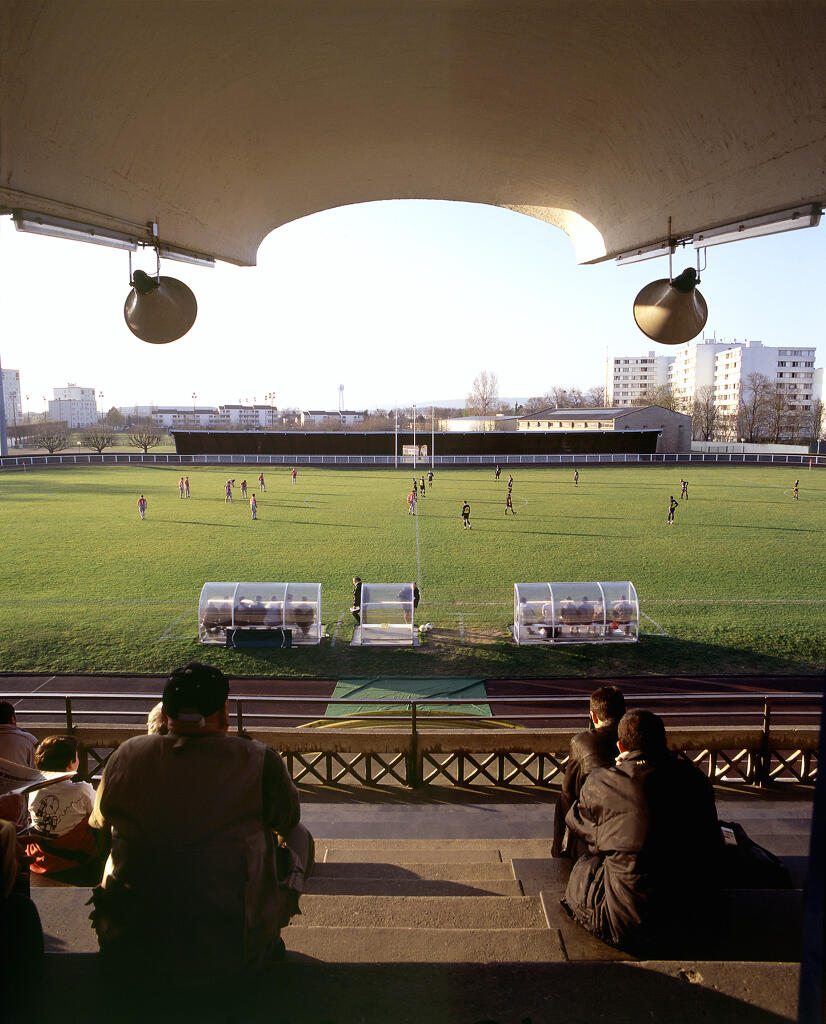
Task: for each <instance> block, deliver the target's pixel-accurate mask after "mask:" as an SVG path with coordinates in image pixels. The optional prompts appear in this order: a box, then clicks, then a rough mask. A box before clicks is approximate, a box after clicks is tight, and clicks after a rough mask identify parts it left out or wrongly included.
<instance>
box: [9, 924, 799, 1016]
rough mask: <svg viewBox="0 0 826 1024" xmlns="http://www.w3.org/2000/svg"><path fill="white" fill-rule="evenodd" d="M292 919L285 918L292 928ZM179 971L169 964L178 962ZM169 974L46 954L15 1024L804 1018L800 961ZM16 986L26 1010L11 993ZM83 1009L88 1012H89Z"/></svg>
mask: <svg viewBox="0 0 826 1024" xmlns="http://www.w3.org/2000/svg"><path fill="white" fill-rule="evenodd" d="M289 930H290V929H287V931H288V932H289ZM173 974H174V972H173ZM173 985H174V977H169V978H165V979H164V982H163V986H162V987H163V991H162V997H160V998H159V995H158V985H157V984H151V983H147V979H146V978H145V977H136V978H134V979H128V978H127V979H120V978H119V979H118V980H117V982H116V983H115V984H114V985H113V984H112V983H108V984H107V983H106V981H105V979H103V978H102V977H101V975H100V972H99V971H98V970H97V964H96V958H95V957H91V956H84V955H71V954H68V955H67V954H64V955H61V956H56V955H51V956H48V957H47V958H46V967H45V976H44V978H43V980H42V983H40V984H38V985H37V986H34V987H31V986H25V985H20V986H10V987H9V988H10V991H9V992H8V993H7V994H5V996H4V1005H3V1010H4V1013H6V1016H5V1018H4V1019H5V1020H8V1024H18V1022H19V1024H32V1022H34V1021H36V1022H37V1024H67V1022H68V1021H75V1020H78V1021H80V1020H87V1019H88V1018H89V1016H90V1011H89V1001H90V999H94V1000H95V1005H100V1006H105V1007H106V1008H107V1014H108V1018H109V1019H110V1020H112V1021H115V1020H116V1021H117V1024H146V1022H147V1021H152V1024H207V1022H214V1021H242V1022H243V1024H273V1021H281V1022H287V1021H289V1022H290V1024H319V1022H322V1021H328V1022H332V1021H334V1022H335V1024H384V1022H387V1021H392V1022H393V1024H421V1022H422V1021H424V1020H426V1021H438V1022H439V1024H468V1022H469V1021H483V1020H484V1021H491V1022H493V1021H497V1022H500V1024H516V1022H517V1021H524V1020H532V1021H534V1022H537V1024H538V1022H540V1021H543V1022H544V1021H555V1022H556V1021H560V1022H561V1021H564V1022H566V1024H584V1022H586V1021H587V1022H589V1024H590V1022H594V1021H610V1022H612V1024H637V1022H640V1021H662V1022H686V1021H690V1022H695V1021H707V1022H712V1021H713V1022H721V1021H725V1024H783V1022H784V1021H790V1020H795V1019H796V1018H797V992H798V985H799V966H798V965H796V964H776V963H715V962H709V961H691V960H679V961H659V962H656V963H653V962H640V963H560V962H546V963H520V964H514V963H506V964H497V963H488V964H486V965H485V968H484V970H480V969H479V966H478V964H475V963H466V964H462V963H446V964H434V963H420V964H408V963H404V964H392V963H391V964H388V963H376V964H358V963H346V962H342V963H323V962H319V961H316V960H313V959H311V958H310V957H303V956H301V955H300V954H298V953H290V954H288V956H287V959H286V961H285V962H284V963H282V964H278V965H276V966H274V967H272V968H269V969H268V970H267V971H266V972H265V973H264V975H263V976H262V977H261V978H260V979H259V980H258V981H257V982H256V983H254V984H249V983H247V984H243V985H233V984H227V985H219V986H212V987H209V988H207V989H204V990H203V991H202V992H200V993H193V992H192V991H187V992H186V994H185V996H183V997H177V995H176V993H175V990H174V987H173ZM15 995H18V996H19V999H18V1004H19V1006H20V1009H21V1013H20V1015H19V1016H17V1015H15V1014H14V1007H12V1010H11V1013H7V1012H6V1011H7V1010H9V1003H10V1001H11V1000H12V999H14V997H15ZM84 1013H85V1017H84Z"/></svg>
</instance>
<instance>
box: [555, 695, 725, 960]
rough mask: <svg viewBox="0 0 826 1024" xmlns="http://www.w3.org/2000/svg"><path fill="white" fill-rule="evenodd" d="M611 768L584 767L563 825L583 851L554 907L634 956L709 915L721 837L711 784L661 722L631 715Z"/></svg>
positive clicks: (680, 940)
mask: <svg viewBox="0 0 826 1024" xmlns="http://www.w3.org/2000/svg"><path fill="white" fill-rule="evenodd" d="M617 742H618V746H619V750H620V755H619V757H618V758H617V763H616V765H615V767H613V768H599V769H597V770H596V771H593V772H591V774H590V775H589V776H588V778H587V779H586V780H585V784H584V785H583V787H582V791H581V793H580V797H579V800H578V801H577V802H576V803H575V804H574V805H573V807H572V808H571V809H570V811H568V815H567V819H566V820H567V824H568V828H569V829H571V831H572V832H576V833H577V835H578V836H579V837H580V838H581V839H582V840H584V841H585V842H586V843H587V844H588V850H589V852H588V853H587V854H585V855H584V856H582V857H580V859H579V860H578V861H577V862H576V864H575V865H574V866H573V868H572V869H571V875H570V878H569V879H568V886H567V888H566V890H565V897H564V899H563V900H562V905H563V906H564V907H565V908H566V910H567V911H568V912H569V913H570V914H571V916H572V917H573V918H574V919H575V920H576V921H578V922H579V923H580V924H581V925H582V926H583V927H584V928H585V929H587V930H588V931H589V932H592V933H593V934H594V935H596V936H597V938H599V939H602V940H603V941H604V942H608V943H610V944H611V945H614V946H619V947H620V948H622V949H625V950H628V951H629V952H633V953H636V954H637V955H642V956H645V955H648V954H650V953H651V952H652V951H654V950H656V951H657V956H658V957H660V958H662V956H663V952H664V950H666V949H669V950H670V951H672V952H676V951H678V950H679V949H680V948H681V947H683V948H684V946H685V944H686V941H687V942H688V943H689V945H690V941H691V939H692V937H694V936H696V935H698V934H699V933H700V932H701V930H702V929H705V930H706V932H707V930H708V926H709V922H710V921H713V920H714V919H715V917H716V916H718V915H717V914H716V911H715V906H716V905H717V904H718V903H719V900H717V899H716V897H717V895H718V885H719V881H718V880H719V870H720V857H721V852H722V843H723V840H722V835H721V833H720V827H719V824H718V821H717V811H716V807H715V805H714V790H713V788H712V786H711V783H710V782H709V780H708V779H707V778H706V776H705V775H703V774H702V772H701V771H700V770H699V769H698V768H696V767H695V766H694V765H693V764H692V763H691V761H689V760H688V759H687V758H686V757H684V756H682V755H681V754H676V753H672V752H670V751H669V750H668V747H667V744H666V738H665V727H664V725H663V723H662V719H660V718H658V717H657V715H654V714H652V713H651V712H650V711H630V712H629V713H628V714H626V715H624V716H623V718H622V719H621V720H620V723H619V728H618V739H617Z"/></svg>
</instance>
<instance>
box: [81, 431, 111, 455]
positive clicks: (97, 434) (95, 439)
mask: <svg viewBox="0 0 826 1024" xmlns="http://www.w3.org/2000/svg"><path fill="white" fill-rule="evenodd" d="M80 441H81V444H83V445H84V447H86V448H91V449H92V450H93V451H96V452H97V453H98V455H100V453H101V452H102V451H103V449H104V448H111V447H112V446H113V445H114V443H115V441H116V438H115V435H114V433H113V432H112V431H111V430H107V429H106V428H105V427H91V428H90V429H89V430H84V431H83V433H82V434H81V435H80Z"/></svg>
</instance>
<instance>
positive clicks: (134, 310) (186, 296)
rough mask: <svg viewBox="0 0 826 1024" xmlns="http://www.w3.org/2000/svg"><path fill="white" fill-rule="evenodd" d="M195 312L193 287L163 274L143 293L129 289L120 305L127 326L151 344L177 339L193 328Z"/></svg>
mask: <svg viewBox="0 0 826 1024" xmlns="http://www.w3.org/2000/svg"><path fill="white" fill-rule="evenodd" d="M197 315H198V303H197V302H196V301H195V296H194V295H193V293H192V289H190V288H189V287H187V285H185V284H184V283H183V281H179V280H178V279H177V278H175V277H162V278H161V279H160V282H159V284H158V286H157V287H156V288H153V290H152V291H150V292H147V293H145V294H141V292H139V291H137V290H136V289H135V288H132V290H131V291H130V292H129V294H128V295H127V296H126V302H125V303H124V304H123V318H124V320H125V321H126V326H127V327H128V328H129V330H130V331H131V332H132V333H133V334H134V335H135V336H136V337H138V338H140V339H141V341H148V342H149V343H150V344H151V345H167V344H168V343H169V342H170V341H177V339H178V338H181V337H183V335H184V334H186V332H187V331H188V330H189V329H190V328H191V327H192V325H193V324H194V323H195V317H196V316H197Z"/></svg>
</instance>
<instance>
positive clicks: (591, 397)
mask: <svg viewBox="0 0 826 1024" xmlns="http://www.w3.org/2000/svg"><path fill="white" fill-rule="evenodd" d="M583 399H584V402H585V405H586V406H588V408H589V409H603V408H604V407H605V388H601V387H598V386H597V385H596V384H595V385H593V387H590V388H586V389H585V393H584V395H583Z"/></svg>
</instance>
